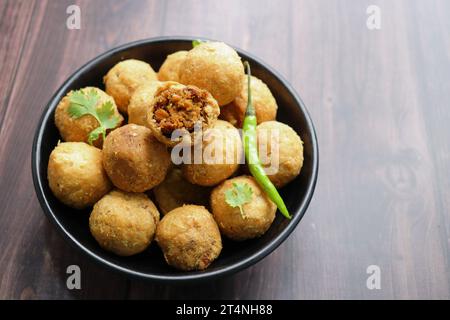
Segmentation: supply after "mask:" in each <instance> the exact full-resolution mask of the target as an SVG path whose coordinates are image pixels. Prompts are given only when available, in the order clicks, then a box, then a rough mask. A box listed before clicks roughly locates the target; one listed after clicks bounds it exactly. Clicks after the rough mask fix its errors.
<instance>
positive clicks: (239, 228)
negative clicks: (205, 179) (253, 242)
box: [211, 176, 277, 241]
mask: <svg viewBox="0 0 450 320" xmlns="http://www.w3.org/2000/svg"><path fill="white" fill-rule="evenodd" d="M234 183H236V184H247V185H248V186H249V187H250V188H251V189H252V191H253V193H252V197H251V200H250V201H249V202H247V203H245V204H244V205H243V212H244V215H245V216H242V214H241V212H240V210H239V208H238V207H236V208H233V207H231V206H230V205H229V204H228V203H227V202H226V193H227V191H228V190H233V189H234V185H233V184H234ZM211 210H212V213H213V215H214V219H215V220H216V222H217V224H218V226H219V228H220V231H221V233H222V234H223V235H225V236H227V237H228V238H230V239H232V240H236V241H242V240H247V239H252V238H256V237H259V236H261V235H263V234H264V233H265V232H266V231H267V230H268V229H269V227H270V226H271V224H272V222H273V220H274V219H275V213H276V211H277V207H276V205H275V204H274V203H273V202H272V201H271V200H270V199H269V198H268V197H267V195H266V194H265V192H264V191H263V190H262V189H261V188H260V186H259V185H258V183H257V182H256V181H255V179H254V178H253V177H250V176H239V177H236V178H232V179H229V180H226V181H224V182H223V183H222V184H220V185H219V186H217V187H216V188H214V190H213V191H212V193H211Z"/></svg>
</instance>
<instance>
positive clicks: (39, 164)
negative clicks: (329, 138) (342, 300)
mask: <svg viewBox="0 0 450 320" xmlns="http://www.w3.org/2000/svg"><path fill="white" fill-rule="evenodd" d="M192 40H193V38H182V37H177V38H173V37H164V38H153V39H148V40H142V41H138V42H133V43H130V44H126V45H123V46H120V47H118V48H116V49H112V50H110V51H108V52H106V53H104V54H102V55H100V56H98V57H97V58H95V59H93V60H91V61H90V62H88V63H87V64H86V65H84V66H83V67H81V68H80V69H78V70H77V71H76V72H75V73H74V74H73V75H72V76H70V77H69V79H67V81H66V82H65V83H64V84H63V85H62V86H61V87H60V88H59V89H58V91H57V92H56V93H55V95H54V96H53V97H52V99H51V100H50V102H49V103H48V105H47V107H46V108H45V110H44V114H43V115H42V117H41V119H40V121H39V124H38V127H37V130H36V134H35V137H34V143H33V150H32V172H33V181H34V186H35V189H36V193H37V196H38V198H39V202H40V203H41V206H42V208H43V209H44V212H45V214H46V215H47V217H48V218H49V219H50V220H51V221H52V222H53V223H54V224H55V226H56V227H57V229H58V230H59V231H61V232H62V234H63V236H64V238H66V239H67V240H68V241H69V242H70V243H72V244H73V245H74V246H75V247H77V248H78V249H80V250H81V251H83V252H84V253H85V254H87V255H88V256H90V257H91V258H93V259H94V260H96V261H97V262H99V263H100V264H103V265H105V266H107V267H109V268H111V269H113V270H116V271H120V272H123V273H124V274H127V275H131V276H136V277H140V278H144V279H151V280H160V281H171V282H185V281H193V280H200V279H203V280H205V279H211V278H216V277H218V276H223V275H226V274H231V273H233V272H236V271H238V270H241V269H244V268H246V267H248V266H250V265H252V264H254V263H256V262H257V261H259V260H261V259H262V258H264V257H265V256H266V255H268V254H269V253H270V252H272V251H273V250H274V249H275V248H277V247H278V246H279V245H280V244H281V243H282V242H283V241H284V240H285V239H286V238H287V237H288V236H289V234H290V233H291V232H292V231H293V230H294V228H295V227H296V226H297V224H298V222H299V221H300V220H301V219H302V217H303V215H304V214H305V211H306V209H307V207H308V205H309V202H310V200H311V197H312V195H313V192H314V187H315V184H316V180H317V170H318V148H317V140H316V135H315V132H314V127H313V123H312V121H311V119H310V117H309V115H308V112H307V111H306V107H305V105H304V104H303V102H302V100H301V99H300V98H299V96H298V95H297V94H296V93H295V91H294V89H293V88H292V87H291V86H290V85H289V83H288V82H287V81H286V80H284V79H283V78H282V77H281V76H280V75H279V74H278V73H277V72H276V71H274V70H273V69H272V68H270V67H269V66H268V65H267V64H265V63H263V62H262V61H260V60H259V59H257V58H256V57H254V56H252V55H250V54H248V53H246V52H244V51H242V50H239V49H237V51H238V53H239V55H240V56H241V57H242V59H243V60H248V61H249V62H250V64H251V66H252V73H253V74H254V75H255V76H257V77H258V78H260V79H261V80H263V81H264V82H265V83H266V84H267V85H268V86H269V88H270V89H271V91H272V93H273V95H274V96H275V98H276V100H277V102H278V106H279V111H278V117H277V118H278V120H279V121H282V122H284V123H287V124H288V125H290V126H291V127H292V128H294V130H295V131H297V133H298V134H299V135H300V136H301V138H302V140H303V141H304V158H305V160H304V164H303V168H302V171H301V174H300V176H298V177H297V178H296V179H295V180H294V181H292V182H291V183H290V184H288V185H287V186H286V187H284V188H283V189H282V190H281V194H282V196H283V198H284V200H285V202H286V205H287V207H288V209H289V211H290V212H291V214H293V218H292V219H291V220H288V219H286V218H284V217H283V216H282V215H281V214H280V213H277V217H276V219H275V221H274V222H273V224H272V226H271V227H270V229H269V230H268V232H267V233H266V234H264V235H263V236H262V237H261V238H258V239H254V240H249V241H245V242H239V243H234V242H231V241H226V240H225V241H224V247H223V250H222V253H221V254H220V256H219V258H218V259H217V260H216V261H214V262H213V263H212V264H211V265H210V267H209V268H208V269H206V270H204V271H193V272H180V271H177V270H175V269H173V268H171V267H169V266H168V265H167V264H166V263H165V261H164V258H163V255H162V253H161V251H160V249H159V248H158V246H157V245H156V244H155V243H152V245H151V246H150V248H149V249H148V250H146V251H145V252H143V253H141V254H139V255H136V256H132V257H127V258H124V257H118V256H115V255H113V254H110V253H109V252H107V251H105V250H103V249H101V248H100V247H99V246H98V244H97V243H96V242H95V240H94V238H93V237H92V236H91V234H90V232H89V225H88V217H89V210H86V211H85V212H79V211H76V210H74V209H71V208H69V207H66V206H65V205H63V204H61V203H60V202H59V201H58V200H57V199H56V198H55V197H54V196H53V194H52V192H51V191H50V188H49V185H48V182H47V163H48V159H49V155H50V152H51V151H52V150H53V148H54V147H55V146H56V144H57V142H58V139H60V136H59V134H58V130H57V129H56V127H55V124H54V121H53V120H54V119H53V118H54V111H55V108H56V106H57V104H58V102H59V101H60V100H61V98H63V97H64V96H65V95H66V94H67V92H69V91H70V90H72V89H79V88H82V87H85V86H97V87H100V88H103V83H102V79H103V76H104V75H105V74H106V72H107V71H108V70H109V69H110V68H111V67H112V66H113V65H115V64H116V63H117V62H119V61H121V60H123V59H129V58H135V59H140V60H144V61H147V62H149V63H150V64H151V65H152V67H153V68H154V69H155V70H158V69H159V67H160V65H161V63H162V62H163V61H164V59H165V58H166V56H167V55H168V54H170V53H173V52H175V51H178V50H189V49H191V47H192V45H191V41H192Z"/></svg>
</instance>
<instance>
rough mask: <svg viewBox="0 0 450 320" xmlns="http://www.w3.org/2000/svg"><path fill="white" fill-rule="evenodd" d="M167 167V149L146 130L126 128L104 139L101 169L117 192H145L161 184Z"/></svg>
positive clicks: (119, 129)
mask: <svg viewBox="0 0 450 320" xmlns="http://www.w3.org/2000/svg"><path fill="white" fill-rule="evenodd" d="M170 165H171V161H170V154H169V152H168V151H167V148H166V147H165V146H164V145H163V144H161V143H159V142H158V141H156V139H154V138H153V136H152V133H151V131H150V129H148V128H146V127H143V126H138V125H135V124H127V125H126V126H123V127H120V128H118V129H116V130H114V131H113V132H111V133H110V134H109V135H108V136H107V137H106V140H105V144H104V146H103V166H104V167H105V170H106V172H107V174H108V176H109V178H110V179H111V181H112V183H113V184H114V185H115V186H116V187H118V188H119V189H122V190H124V191H128V192H144V191H146V190H149V189H151V188H153V187H154V186H156V185H158V184H160V183H161V182H162V181H163V180H164V178H165V176H166V173H167V171H168V170H169V167H170Z"/></svg>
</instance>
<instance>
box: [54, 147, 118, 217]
mask: <svg viewBox="0 0 450 320" xmlns="http://www.w3.org/2000/svg"><path fill="white" fill-rule="evenodd" d="M47 177H48V182H49V186H50V189H51V190H52V192H53V194H54V195H55V197H57V198H58V199H59V200H60V201H61V202H62V203H64V204H66V205H68V206H69V207H73V208H76V209H83V208H86V207H90V206H92V205H93V204H94V203H95V202H97V201H98V200H99V199H100V198H101V197H102V196H103V195H105V194H106V193H107V192H108V191H109V190H110V189H111V187H112V185H111V182H110V181H109V179H108V176H107V175H106V172H105V170H104V169H103V166H102V151H101V150H100V149H97V148H95V147H92V146H90V145H88V144H86V143H84V142H63V143H60V144H58V145H57V146H56V148H55V149H53V151H52V152H51V154H50V159H49V161H48V170H47Z"/></svg>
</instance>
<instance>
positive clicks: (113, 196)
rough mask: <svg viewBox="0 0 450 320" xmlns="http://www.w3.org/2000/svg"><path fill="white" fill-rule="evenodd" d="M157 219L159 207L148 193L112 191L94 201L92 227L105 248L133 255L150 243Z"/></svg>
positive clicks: (124, 254) (117, 252)
mask: <svg viewBox="0 0 450 320" xmlns="http://www.w3.org/2000/svg"><path fill="white" fill-rule="evenodd" d="M158 222H159V212H158V209H157V208H156V207H155V205H154V204H153V202H152V201H151V200H150V199H148V198H147V196H146V195H145V194H143V193H127V192H122V191H119V190H113V191H111V192H110V193H108V194H107V195H105V196H104V197H103V198H102V199H101V200H100V201H99V202H97V203H96V204H95V206H94V208H93V210H92V213H91V215H90V217H89V228H90V230H91V234H92V235H93V237H94V238H95V240H97V242H98V243H99V245H100V246H101V247H102V248H103V249H105V250H108V251H111V252H113V253H115V254H117V255H119V256H131V255H134V254H137V253H140V252H142V251H144V250H145V249H146V248H147V247H148V246H149V245H150V243H151V241H152V239H153V237H154V234H155V231H156V225H157V223H158Z"/></svg>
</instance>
